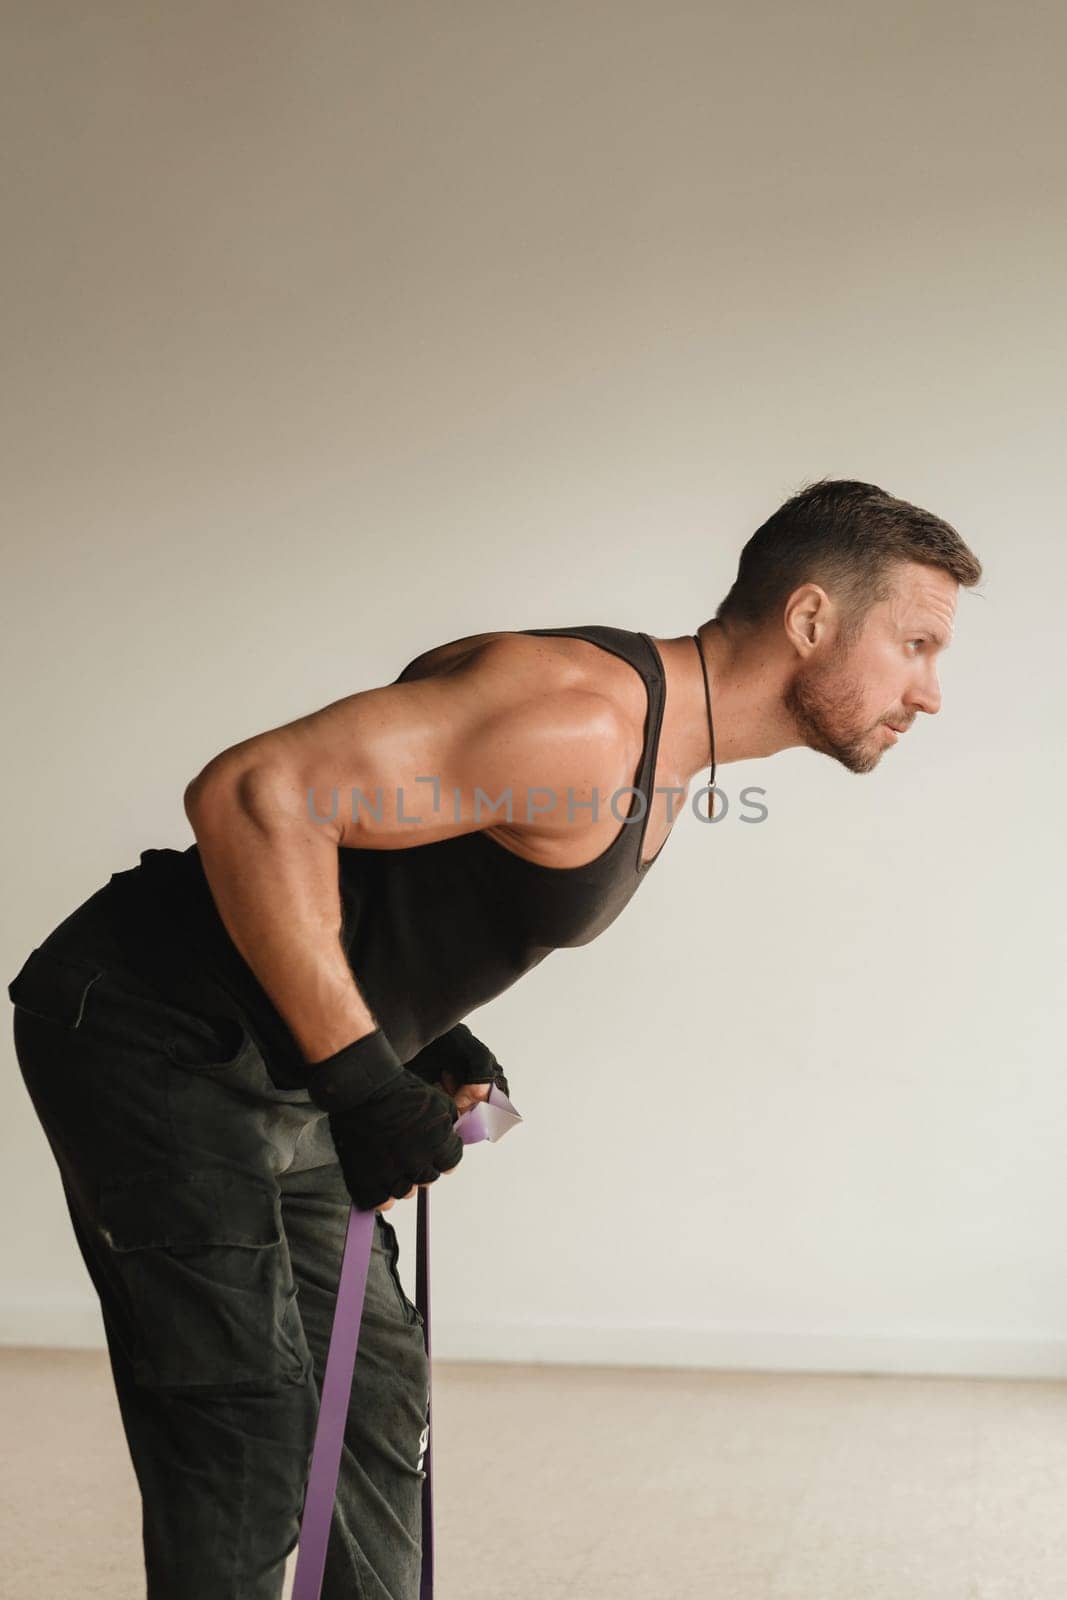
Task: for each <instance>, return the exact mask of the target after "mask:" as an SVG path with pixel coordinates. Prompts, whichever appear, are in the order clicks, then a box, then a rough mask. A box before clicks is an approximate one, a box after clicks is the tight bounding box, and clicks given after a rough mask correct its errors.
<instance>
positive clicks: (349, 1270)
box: [292, 1084, 522, 1600]
mask: <svg viewBox="0 0 1067 1600" xmlns="http://www.w3.org/2000/svg"><path fill="white" fill-rule="evenodd" d="M521 1121H522V1118H521V1117H520V1115H519V1113H518V1112H517V1111H516V1110H515V1107H514V1106H513V1105H512V1104H511V1101H510V1100H509V1099H508V1097H507V1095H506V1094H504V1093H503V1091H502V1090H500V1089H498V1088H497V1087H496V1085H495V1084H494V1085H493V1087H492V1088H491V1089H490V1091H489V1098H488V1100H484V1101H480V1102H479V1103H478V1104H477V1105H474V1106H472V1107H471V1109H470V1110H469V1111H465V1112H464V1114H463V1116H461V1117H459V1118H458V1119H457V1121H456V1124H455V1132H456V1133H458V1134H459V1137H460V1139H461V1140H462V1141H463V1143H464V1144H465V1145H467V1144H479V1143H481V1141H482V1140H484V1139H489V1140H494V1141H495V1140H497V1139H500V1138H503V1136H504V1134H505V1133H507V1131H508V1129H509V1128H513V1127H514V1126H515V1124H516V1123H517V1122H521ZM374 1218H375V1212H373V1211H358V1210H357V1209H356V1207H355V1206H353V1207H352V1210H351V1212H350V1213H349V1218H348V1232H347V1234H346V1235H345V1248H344V1255H343V1257H342V1260H341V1275H340V1278H339V1280H338V1284H337V1303H336V1306H335V1307H334V1314H333V1329H332V1331H331V1334H330V1348H329V1351H328V1353H327V1356H326V1372H325V1374H324V1376H323V1381H322V1395H321V1397H320V1400H319V1419H318V1425H317V1427H316V1430H315V1447H314V1450H313V1451H312V1456H311V1469H310V1471H309V1473H308V1481H307V1493H306V1495H305V1497H304V1516H303V1521H302V1522H301V1526H300V1550H299V1553H298V1555H297V1561H296V1575H295V1577H294V1579H293V1593H292V1600H319V1595H320V1593H321V1591H322V1575H323V1572H324V1570H325V1567H326V1546H327V1544H328V1542H329V1537H330V1523H331V1521H332V1518H333V1504H334V1498H335V1496H336V1493H337V1475H338V1472H339V1471H340V1467H341V1450H342V1447H343V1445H344V1438H345V1421H346V1419H347V1417H348V1402H349V1398H350V1396H351V1393H352V1374H353V1372H354V1370H355V1365H356V1350H357V1348H358V1345H359V1325H360V1321H361V1319H362V1316H363V1297H364V1295H365V1293H366V1289H367V1273H368V1271H369V1269H370V1256H371V1247H372V1245H373V1242H374ZM429 1225H430V1193H429V1190H428V1189H425V1188H423V1189H420V1190H419V1198H418V1239H417V1244H416V1251H415V1303H416V1305H417V1306H418V1309H419V1311H420V1313H421V1314H422V1319H423V1332H424V1336H425V1340H426V1355H427V1360H429V1358H430V1233H429ZM431 1406H432V1385H431V1395H430V1396H428V1397H427V1413H426V1421H427V1424H428V1426H429V1428H430V1432H429V1435H428V1439H427V1444H426V1453H425V1458H424V1468H425V1476H424V1477H423V1480H422V1576H421V1579H420V1583H419V1597H420V1600H432V1596H433V1569H434V1560H433V1424H432V1419H431V1417H430V1408H431Z"/></svg>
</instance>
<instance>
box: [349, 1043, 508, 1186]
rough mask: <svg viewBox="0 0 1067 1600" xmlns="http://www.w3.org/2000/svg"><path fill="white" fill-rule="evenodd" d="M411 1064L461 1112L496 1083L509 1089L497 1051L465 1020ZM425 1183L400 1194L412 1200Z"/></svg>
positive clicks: (482, 1098)
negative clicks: (481, 1038)
mask: <svg viewBox="0 0 1067 1600" xmlns="http://www.w3.org/2000/svg"><path fill="white" fill-rule="evenodd" d="M407 1065H408V1071H409V1072H414V1073H415V1075H416V1077H419V1078H421V1079H422V1080H423V1082H424V1083H430V1084H435V1085H439V1086H440V1088H441V1089H443V1090H444V1092H445V1093H446V1094H448V1095H451V1097H452V1099H453V1100H454V1101H455V1103H456V1110H457V1112H458V1113H459V1115H460V1116H462V1115H463V1113H464V1112H465V1111H469V1110H470V1108H471V1106H476V1105H478V1104H479V1102H481V1101H483V1100H488V1098H489V1090H490V1089H491V1088H492V1087H493V1085H494V1084H496V1085H497V1087H498V1088H500V1089H502V1090H503V1092H504V1094H507V1093H508V1080H507V1079H506V1078H505V1076H504V1074H503V1072H502V1071H501V1068H500V1063H499V1062H498V1061H497V1059H496V1057H495V1056H494V1054H493V1052H492V1051H491V1050H490V1049H489V1047H488V1045H484V1044H483V1043H482V1042H481V1040H480V1039H477V1038H475V1036H474V1034H473V1033H472V1032H471V1031H470V1029H469V1028H468V1027H467V1026H466V1025H465V1024H464V1023H462V1022H458V1023H457V1024H456V1026H455V1027H454V1028H450V1029H449V1030H448V1032H447V1033H443V1034H441V1035H440V1037H439V1038H437V1039H431V1041H430V1043H429V1044H428V1045H425V1046H424V1047H423V1048H422V1049H421V1050H420V1051H419V1053H418V1055H417V1056H413V1057H412V1059H411V1060H410V1061H409V1062H408V1064H407ZM444 1176H445V1177H447V1176H448V1174H447V1173H445V1174H444ZM423 1187H425V1185H422V1184H416V1185H414V1186H413V1187H412V1188H410V1189H409V1190H408V1192H407V1194H405V1195H401V1196H400V1198H401V1199H402V1200H409V1199H410V1198H411V1196H412V1195H413V1194H414V1193H415V1189H416V1188H423ZM395 1204H396V1200H395V1199H392V1200H386V1201H384V1202H383V1203H382V1204H381V1205H380V1206H376V1207H375V1210H376V1211H388V1210H389V1207H390V1206H394V1205H395Z"/></svg>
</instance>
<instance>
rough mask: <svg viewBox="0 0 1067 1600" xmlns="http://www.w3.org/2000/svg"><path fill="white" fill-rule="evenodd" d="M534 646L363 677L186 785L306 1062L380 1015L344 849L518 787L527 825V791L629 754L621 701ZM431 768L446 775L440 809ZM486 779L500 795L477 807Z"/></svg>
mask: <svg viewBox="0 0 1067 1600" xmlns="http://www.w3.org/2000/svg"><path fill="white" fill-rule="evenodd" d="M529 659H530V658H529V655H528V653H527V654H525V655H524V654H523V653H522V642H521V641H520V642H518V644H516V641H514V640H513V639H512V638H510V637H508V638H504V639H495V640H493V641H491V642H490V643H488V644H486V645H485V646H483V647H482V648H481V649H479V650H477V651H475V652H474V653H473V654H472V655H471V656H470V657H469V658H467V660H466V661H465V662H464V663H463V664H462V665H461V666H459V667H457V668H454V669H452V670H450V671H448V672H446V673H444V674H443V675H442V676H440V677H432V678H423V679H419V680H416V681H414V682H409V683H395V684H390V685H387V686H386V687H383V688H376V689H369V690H364V691H362V692H361V693H358V694H354V695H350V696H348V697H347V698H345V699H343V700H338V701H335V702H333V703H332V704H331V705H328V706H325V707H324V708H323V709H322V710H320V711H317V712H314V713H313V714H311V715H309V716H306V717H301V718H299V719H297V720H296V721H295V722H291V723H288V724H285V725H284V726H282V727H280V728H277V729H273V730H271V731H269V732H267V733H264V734H260V735H257V736H256V737H254V738H252V739H247V740H245V741H243V742H242V743H241V744H238V745H235V746H233V747H232V748H231V749H230V750H226V751H224V752H222V754H221V755H219V756H216V757H215V759H214V760H213V761H211V762H210V763H209V764H208V765H207V766H206V767H205V768H204V770H203V771H202V772H201V773H200V774H199V775H198V777H197V778H195V779H194V780H193V782H192V783H191V784H190V785H189V787H188V788H187V790H186V792H185V809H186V814H187V816H188V818H189V821H190V823H191V825H192V828H193V832H194V834H195V836H196V840H197V844H198V846H199V850H200V856H201V860H202V862H203V866H204V872H205V874H206V876H207V880H208V883H209V885H210V888H211V892H212V895H213V897H214V900H215V903H216V906H217V907H218V911H219V915H220V917H221V918H222V921H223V923H224V924H225V926H226V928H227V931H228V932H229V934H230V937H231V938H232V939H233V941H234V943H235V945H236V946H237V948H238V949H239V950H240V952H241V954H242V956H243V957H244V959H245V960H246V961H247V962H248V965H249V966H250V967H251V968H252V971H253V972H254V973H255V975H256V977H257V978H258V979H259V981H260V983H261V984H262V985H263V988H264V989H265V990H266V992H267V994H268V995H269V996H270V998H271V1000H272V1001H273V1002H274V1004H275V1005H276V1006H277V1008H278V1011H279V1012H280V1013H281V1015H282V1017H283V1018H284V1020H285V1022H286V1024H287V1025H288V1027H289V1029H290V1031H291V1033H292V1034H293V1036H294V1038H295V1039H296V1040H297V1043H298V1044H299V1045H300V1048H301V1050H302V1051H303V1053H304V1055H305V1058H306V1059H307V1060H308V1061H309V1062H317V1061H320V1060H322V1059H323V1058H325V1057H328V1056H331V1055H333V1054H334V1053H335V1052H336V1051H338V1050H341V1049H342V1048H343V1047H344V1046H346V1045H348V1044H351V1043H353V1042H354V1041H356V1040H358V1039H361V1038H363V1037H364V1036H365V1035H367V1034H370V1033H371V1032H373V1031H374V1030H375V1029H376V1027H377V1023H376V1020H375V1018H374V1017H373V1015H372V1013H371V1011H370V1009H369V1007H368V1005H367V1003H366V1001H365V1000H364V998H363V996H362V995H361V994H360V992H359V988H358V984H357V979H358V974H357V975H353V973H352V971H351V969H350V968H349V966H348V962H347V960H346V957H345V954H344V951H343V949H342V947H341V942H340V928H341V904H340V892H339V883H338V854H337V852H338V849H339V848H340V847H341V846H356V847H359V848H363V849H382V850H395V849H404V848H409V847H411V846H413V845H419V844H428V843H432V842H435V841H437V840H440V839H447V838H450V837H453V836H455V835H458V834H462V833H468V832H472V831H474V830H476V829H484V828H489V827H492V826H493V825H494V824H496V823H499V821H500V818H499V816H498V815H497V814H496V813H495V812H494V811H493V810H492V809H491V805H492V801H493V800H494V799H496V798H497V796H498V795H499V794H500V793H501V792H502V791H505V790H507V789H508V788H510V789H511V791H512V793H513V796H514V802H515V809H514V820H515V826H516V829H517V830H519V831H521V829H522V828H523V826H524V825H525V824H524V820H523V819H524V817H525V809H524V808H525V795H526V792H527V790H528V789H530V790H533V789H534V788H537V787H541V788H544V787H550V788H552V789H554V790H555V791H556V792H557V793H558V794H559V795H560V796H563V795H565V793H566V790H567V788H568V785H569V786H570V787H571V788H572V789H573V790H574V794H575V800H576V802H578V803H580V802H581V800H582V799H584V798H587V797H588V793H589V792H590V790H591V788H592V787H593V786H594V785H597V784H600V783H602V782H603V781H604V775H605V774H611V775H613V774H615V773H617V771H618V770H619V766H620V762H624V761H625V756H624V755H623V754H622V752H623V751H624V750H625V747H626V738H627V734H626V730H625V729H624V728H623V727H622V726H621V723H620V719H619V717H618V714H617V712H616V710H615V708H614V707H613V706H612V705H611V704H610V703H609V702H608V701H606V700H605V699H604V698H603V697H602V696H600V695H597V694H593V693H590V692H588V691H586V690H580V689H576V688H571V687H563V688H559V689H553V688H552V687H551V686H550V687H549V688H548V690H547V692H546V689H545V687H544V684H543V680H542V682H541V683H540V684H539V685H538V686H537V687H536V688H534V687H533V686H532V685H531V680H530V676H529V670H528V663H529ZM419 778H423V779H426V778H431V779H432V778H436V779H437V780H438V781H439V785H440V790H439V792H440V799H441V804H440V808H439V810H438V811H437V812H436V813H435V812H434V808H433V799H434V787H433V785H432V784H431V783H427V782H421V783H420V782H418V781H417V780H418V779H419ZM379 788H380V789H381V817H380V819H379V818H378V817H377V816H376V815H375V814H374V813H373V812H372V811H371V810H370V809H368V807H367V806H363V805H361V806H360V807H359V808H358V812H357V815H356V816H355V818H353V816H352V812H351V809H350V792H351V791H352V790H353V789H358V790H360V791H361V792H362V794H363V795H364V796H365V797H366V799H367V801H368V802H370V804H371V805H374V804H375V802H376V800H377V791H378V789H379ZM477 788H481V789H482V790H483V791H484V792H485V794H487V795H488V796H489V797H490V802H489V805H485V804H484V802H483V804H482V806H481V808H480V814H479V809H478V808H477V807H476V803H475V801H476V795H475V791H476V789H477ZM335 789H336V790H337V802H338V803H337V808H336V810H337V814H336V817H334V818H333V819H332V820H330V821H323V822H316V821H314V820H313V818H312V816H311V814H310V811H309V804H308V796H309V792H311V793H312V795H313V799H314V809H315V811H316V812H317V813H318V814H319V815H323V816H325V815H328V814H329V812H330V811H331V809H333V808H332V793H331V791H333V790H335ZM457 790H458V801H457V799H456V795H455V791H457ZM398 791H400V792H399V794H398ZM578 815H579V816H580V817H581V816H585V815H588V813H587V812H581V811H579V812H578ZM410 816H419V817H421V818H422V821H420V822H418V823H412V822H408V821H405V820H404V818H405V817H410ZM542 825H543V824H542ZM554 825H558V823H557V824H554Z"/></svg>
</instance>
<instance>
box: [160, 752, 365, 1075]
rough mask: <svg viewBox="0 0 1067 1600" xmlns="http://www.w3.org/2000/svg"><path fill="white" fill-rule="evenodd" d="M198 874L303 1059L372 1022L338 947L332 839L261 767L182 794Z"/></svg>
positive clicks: (329, 1050)
mask: <svg viewBox="0 0 1067 1600" xmlns="http://www.w3.org/2000/svg"><path fill="white" fill-rule="evenodd" d="M185 810H186V815H187V816H188V818H189V821H190V823H191V825H192V829H193V832H194V834H195V835H196V842H197V845H198V847H199V851H200V859H201V861H202V862H203V867H204V872H205V875H206V877H207V881H208V884H209V886H210V888H211V893H212V896H213V897H214V900H215V904H216V906H217V907H218V912H219V916H220V917H221V918H222V921H223V923H224V924H225V926H226V930H227V932H228V933H229V935H230V938H231V939H232V940H233V942H234V944H235V945H236V946H237V948H238V950H239V951H240V952H241V955H242V956H243V957H244V959H245V960H246V961H247V963H248V965H249V966H250V967H251V969H252V971H253V972H254V973H255V975H256V977H257V978H258V979H259V982H260V983H261V984H262V985H263V988H264V989H265V990H266V992H267V994H268V995H269V996H270V998H271V1000H272V1001H273V1002H274V1004H275V1006H276V1007H277V1008H278V1011H279V1012H280V1013H281V1016H282V1018H283V1019H284V1021H285V1023H286V1024H287V1026H288V1028H289V1031H290V1032H291V1033H292V1035H293V1037H294V1038H295V1039H296V1041H297V1043H298V1044H299V1046H300V1048H301V1050H302V1051H303V1053H304V1056H305V1059H306V1060H308V1061H321V1060H323V1059H325V1057H327V1056H329V1055H332V1054H333V1053H334V1052H335V1051H337V1050H340V1049H342V1048H343V1047H344V1046H345V1045H347V1044H350V1043H351V1042H352V1041H353V1040H355V1039H359V1038H362V1037H363V1036H364V1035H365V1034H368V1033H371V1032H373V1031H374V1029H375V1028H376V1027H377V1026H378V1024H377V1022H376V1020H375V1018H374V1016H373V1015H372V1013H371V1011H370V1008H369V1007H368V1005H367V1004H366V1002H365V1001H364V999H363V997H362V995H361V994H360V992H359V989H358V986H357V984H356V980H355V978H354V976H353V974H352V971H351V969H350V967H349V965H348V962H347V960H346V958H345V954H344V951H343V949H342V947H341V941H340V930H341V899H340V892H339V889H338V856H337V842H336V839H335V838H334V836H333V834H332V833H331V831H330V830H329V829H328V828H326V827H323V826H321V825H319V824H317V823H313V822H312V821H311V819H310V818H309V817H308V816H307V814H306V811H305V812H304V813H303V814H301V809H300V807H299V806H298V805H297V804H296V803H295V796H294V795H293V794H292V793H290V792H287V791H286V789H285V787H284V786H283V785H282V784H281V783H280V781H279V780H278V778H277V777H276V776H274V775H272V774H269V773H266V772H263V771H261V770H252V771H248V772H245V773H240V774H227V773H226V771H225V769H224V770H223V771H221V772H219V773H217V774H216V775H215V776H213V777H211V778H209V779H204V780H197V782H196V783H194V784H191V785H190V786H189V788H188V789H187V790H186V795H185Z"/></svg>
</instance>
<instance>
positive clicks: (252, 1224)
mask: <svg viewBox="0 0 1067 1600" xmlns="http://www.w3.org/2000/svg"><path fill="white" fill-rule="evenodd" d="M99 1227H100V1232H101V1234H102V1236H103V1241H104V1243H105V1245H106V1246H107V1247H108V1249H109V1251H110V1253H111V1259H112V1261H113V1263H114V1266H115V1270H116V1272H117V1274H118V1276H119V1279H120V1281H121V1282H122V1284H123V1286H124V1289H125V1291H126V1292H125V1297H124V1298H125V1300H126V1303H127V1311H128V1315H129V1319H130V1331H131V1339H130V1346H131V1347H130V1349H129V1355H130V1358H131V1360H132V1362H133V1368H134V1376H135V1378H136V1381H137V1382H138V1383H140V1384H142V1385H144V1386H146V1387H149V1388H157V1389H178V1388H181V1389H185V1388H192V1387H196V1388H199V1389H203V1388H213V1389H218V1390H249V1389H260V1390H262V1389H268V1390H269V1389H276V1388H279V1387H280V1386H282V1385H283V1384H291V1383H300V1382H303V1381H305V1380H306V1379H307V1377H308V1376H309V1374H310V1371H311V1358H310V1354H309V1352H308V1346H307V1341H306V1339H305V1337H304V1331H303V1327H302V1325H301V1321H300V1315H299V1312H298V1310H297V1305H296V1287H295V1285H294V1283H293V1279H292V1270H291V1266H290V1262H289V1252H288V1248H287V1246H286V1243H285V1239H284V1236H283V1233H282V1229H281V1223H280V1212H279V1206H278V1201H277V1198H276V1196H275V1195H274V1194H273V1193H272V1192H271V1191H270V1190H269V1189H267V1188H265V1187H263V1186H262V1185H260V1184H258V1183H255V1182H253V1181H251V1180H249V1179H247V1178H241V1177H239V1176H237V1175H234V1174H232V1173H225V1172H222V1173H190V1174H187V1175H185V1176H177V1177H170V1176H167V1177H142V1178H137V1179H133V1180H128V1181H124V1182H122V1183H113V1184H109V1185H107V1186H105V1188H104V1189H103V1191H102V1193H101V1196H100V1211H99Z"/></svg>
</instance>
